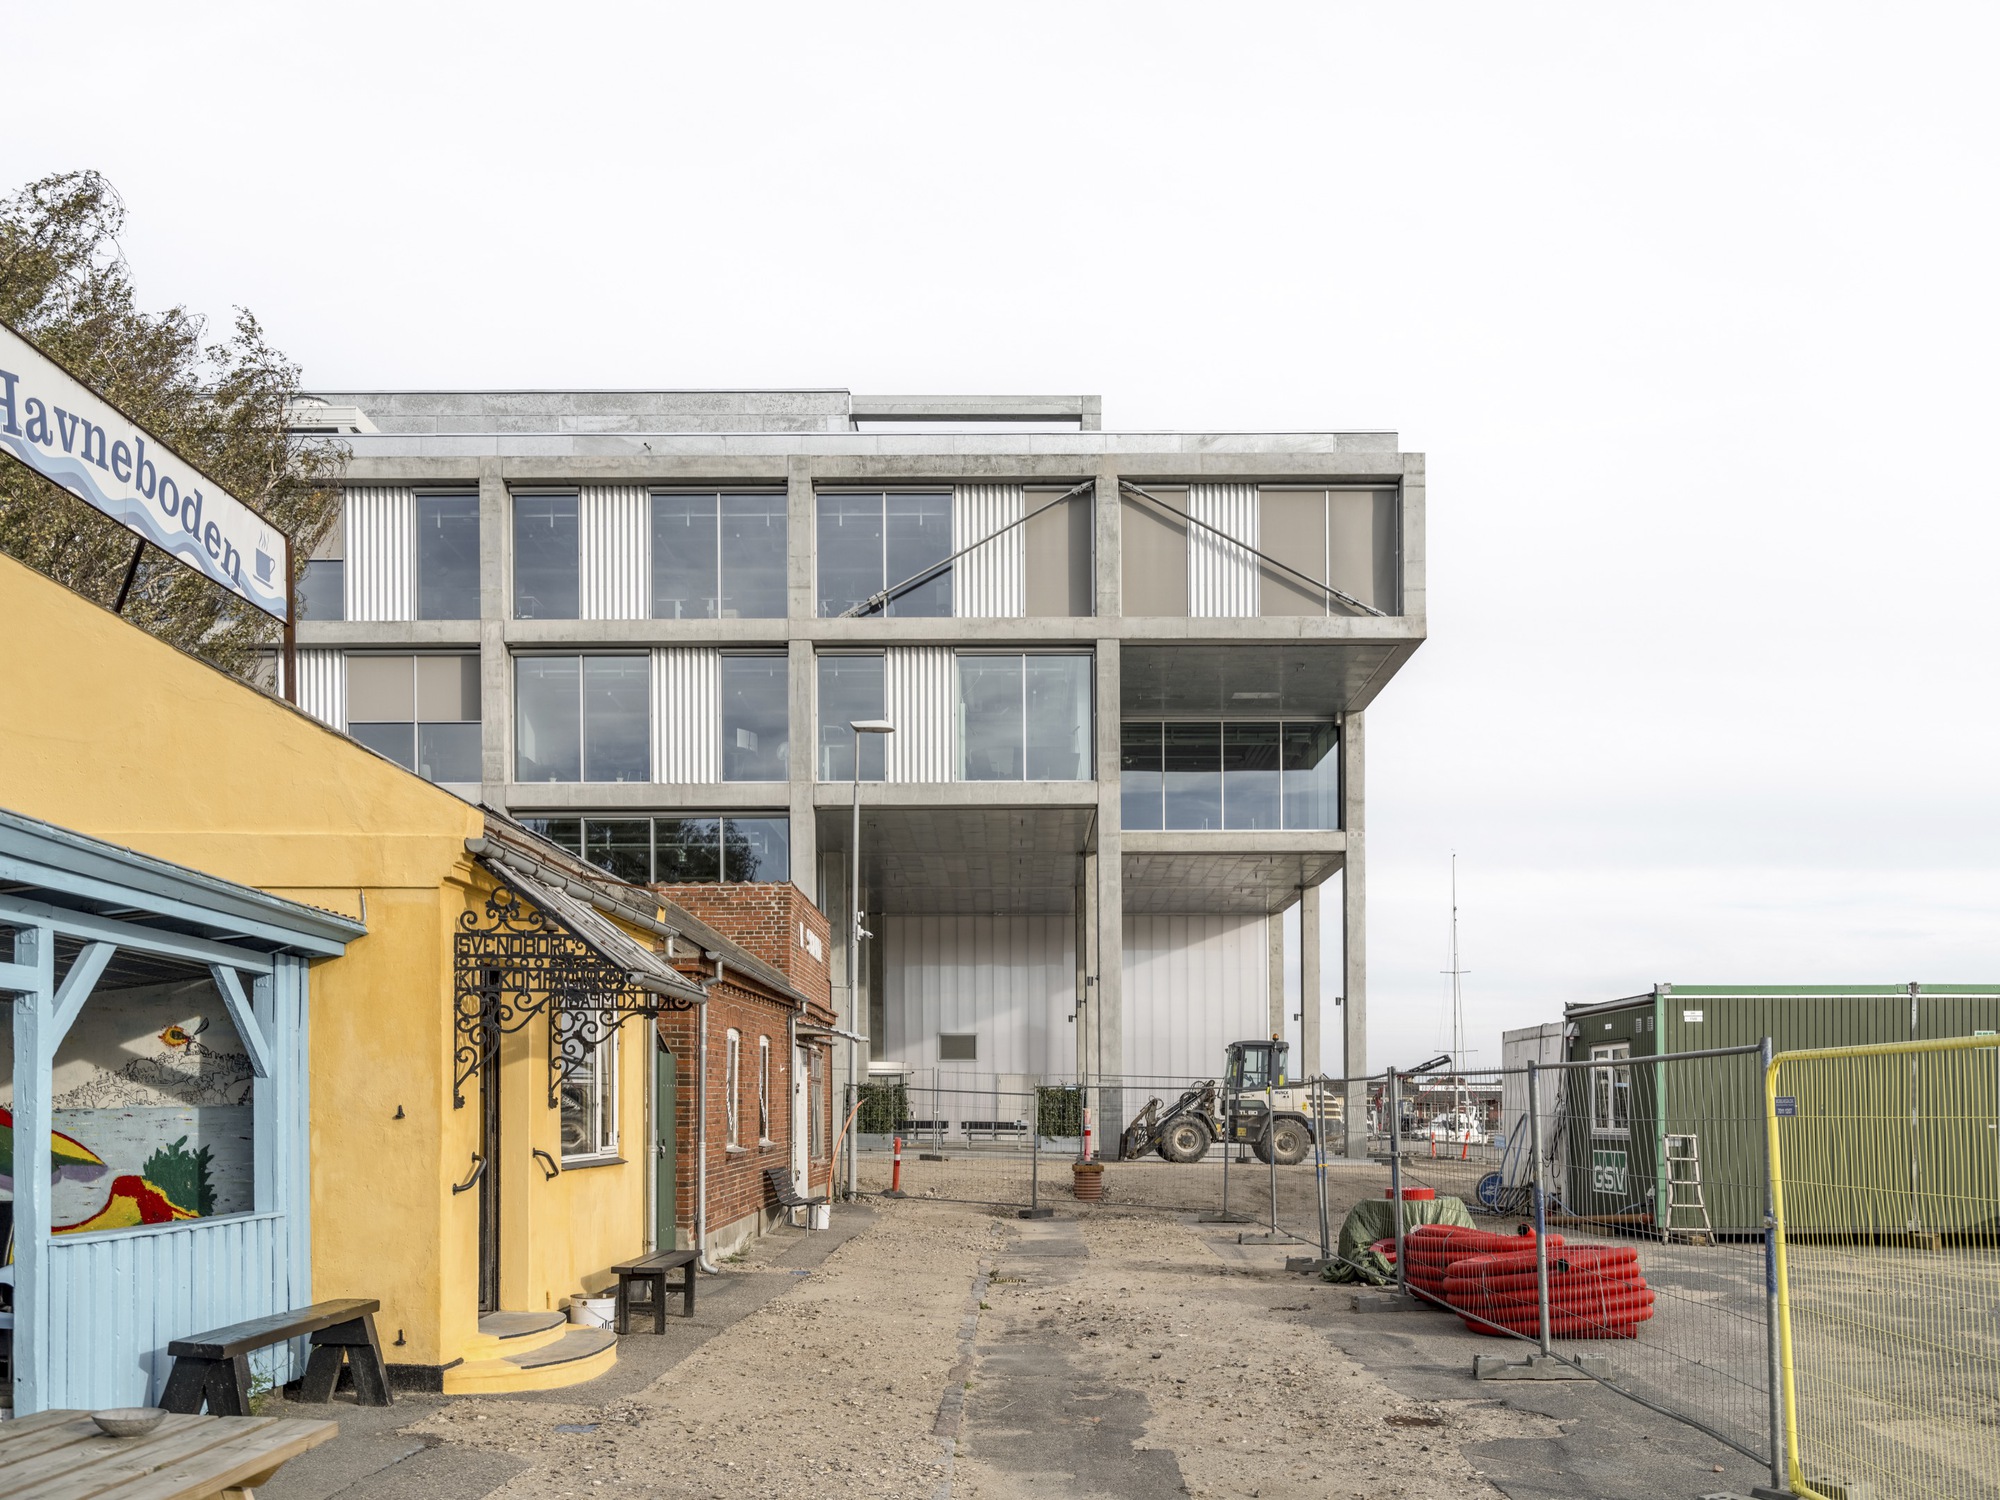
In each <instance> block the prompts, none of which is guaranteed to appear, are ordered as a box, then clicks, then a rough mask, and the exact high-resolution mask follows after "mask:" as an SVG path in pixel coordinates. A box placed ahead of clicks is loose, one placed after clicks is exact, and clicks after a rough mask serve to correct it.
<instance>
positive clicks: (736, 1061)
mask: <svg viewBox="0 0 2000 1500" xmlns="http://www.w3.org/2000/svg"><path fill="white" fill-rule="evenodd" d="M722 1046H723V1062H722V1097H723V1105H722V1118H723V1123H724V1126H725V1130H724V1134H723V1144H724V1145H725V1146H727V1147H729V1148H730V1149H732V1150H741V1149H742V1147H743V1098H742V1090H743V1033H742V1032H740V1031H738V1030H737V1029H736V1028H735V1027H734V1026H732V1027H730V1028H729V1030H728V1031H726V1032H725V1033H723V1040H722Z"/></svg>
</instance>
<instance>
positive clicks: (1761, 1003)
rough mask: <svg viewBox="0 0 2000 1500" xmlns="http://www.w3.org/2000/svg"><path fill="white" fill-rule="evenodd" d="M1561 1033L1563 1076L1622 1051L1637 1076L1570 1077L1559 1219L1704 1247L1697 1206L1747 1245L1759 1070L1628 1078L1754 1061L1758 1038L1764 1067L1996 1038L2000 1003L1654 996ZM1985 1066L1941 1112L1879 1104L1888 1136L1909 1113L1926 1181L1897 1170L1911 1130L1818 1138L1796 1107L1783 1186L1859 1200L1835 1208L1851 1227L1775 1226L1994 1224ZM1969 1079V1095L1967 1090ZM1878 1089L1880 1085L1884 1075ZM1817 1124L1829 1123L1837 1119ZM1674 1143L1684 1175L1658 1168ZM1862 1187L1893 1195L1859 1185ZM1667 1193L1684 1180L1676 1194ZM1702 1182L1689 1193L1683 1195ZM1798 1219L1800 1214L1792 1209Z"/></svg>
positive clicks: (1935, 1103)
mask: <svg viewBox="0 0 2000 1500" xmlns="http://www.w3.org/2000/svg"><path fill="white" fill-rule="evenodd" d="M1564 1019H1565V1021H1566V1022H1567V1023H1568V1025H1569V1027H1570V1028H1571V1039H1570V1044H1569V1057H1570V1060H1571V1061H1573V1062H1588V1061H1591V1060H1592V1059H1593V1058H1604V1057H1606V1056H1607V1055H1614V1054H1615V1051H1616V1049H1618V1048H1621V1047H1622V1048H1624V1049H1625V1053H1626V1056H1628V1057H1629V1058H1630V1059H1632V1060H1633V1062H1634V1063H1635V1064H1637V1065H1635V1066H1629V1067H1627V1068H1624V1069H1620V1068H1617V1067H1616V1066H1607V1067H1603V1068H1592V1069H1588V1070H1576V1071H1572V1072H1570V1073H1569V1074H1568V1076H1567V1079H1566V1084H1567V1087H1565V1089H1564V1091H1563V1111H1562V1114H1563V1119H1562V1123H1561V1126H1560V1129H1561V1132H1562V1135H1563V1139H1564V1144H1565V1150H1564V1152H1563V1159H1562V1163H1561V1166H1560V1181H1561V1183H1562V1189H1561V1190H1562V1198H1563V1206H1564V1208H1565V1209H1566V1210H1567V1211H1568V1212H1569V1213H1571V1214H1575V1215H1578V1216H1581V1217H1584V1218H1587V1219H1591V1220H1596V1221H1600V1222H1604V1223H1606V1224H1607V1226H1609V1225H1611V1224H1616V1225H1617V1226H1618V1227H1621V1228H1627V1229H1634V1230H1639V1231H1642V1232H1643V1231H1649V1230H1650V1231H1654V1232H1657V1231H1659V1230H1660V1229H1661V1228H1662V1227H1668V1228H1671V1229H1673V1230H1674V1231H1676V1232H1679V1233H1700V1232H1701V1228H1702V1214H1701V1212H1700V1211H1699V1210H1697V1209H1695V1208H1694V1207H1693V1206H1692V1200H1694V1199H1695V1198H1696V1197H1697V1196H1698V1197H1699V1200H1700V1202H1701V1205H1702V1207H1703V1208H1705V1209H1706V1217H1707V1223H1708V1225H1709V1226H1710V1227H1711V1228H1712V1230H1713V1232H1714V1233H1715V1234H1717V1235H1742V1234H1756V1233H1759V1232H1761V1230H1762V1227H1763V1221H1764V1150H1765V1146H1764V1127H1763V1115H1764V1096H1763V1074H1762V1069H1761V1068H1760V1066H1759V1064H1758V1061H1757V1059H1756V1058H1755V1057H1732V1058H1714V1059H1707V1060H1703V1061H1699V1062H1690V1063H1674V1064H1666V1065H1664V1066H1659V1067H1647V1066H1645V1065H1644V1064H1643V1063H1640V1062H1639V1061H1638V1060H1640V1059H1643V1058H1647V1057H1655V1056H1663V1055H1666V1054H1670V1053H1677V1052H1701V1051H1709V1050H1712V1049H1715V1048H1722V1047H1740V1046H1754V1045H1755V1044H1756V1043H1757V1042H1759V1041H1760V1040H1762V1039H1763V1038H1764V1037H1767V1036H1768V1037H1770V1038H1771V1040H1772V1044H1773V1048H1774V1050H1775V1051H1778V1052H1784V1051H1789V1050H1795V1049H1800V1048H1817V1047H1850V1046H1859V1045H1863V1044H1866V1043H1879V1042H1901V1041H1910V1040H1917V1041H1926V1040H1932V1039H1936V1038H1942V1037H1954V1036H1973V1035H1977V1034H1979V1033H1982V1032H2000V985H1916V986H1911V985H1776V986H1757V985H1742V986H1730V985H1665V984H1663V985H1660V986H1658V987H1657V988H1656V989H1655V990H1653V991H1652V992H1651V993H1649V994H1643V995H1633V996H1630V997H1628V998H1626V999H1623V1000H1614V1001H1610V1002H1608V1003H1606V1004H1600V1005H1582V1006H1570V1007H1569V1008H1568V1010H1567V1011H1566V1012H1565V1017H1564ZM1988 1056H1989V1054H1984V1053H1982V1054H1980V1055H1979V1058H1978V1060H1977V1063H1976V1065H1974V1064H1973V1063H1972V1062H1971V1061H1970V1060H1965V1061H1962V1062H1961V1063H1960V1064H1959V1065H1958V1066H1957V1067H1956V1068H1955V1069H1954V1072H1953V1078H1954V1088H1953V1091H1952V1092H1953V1098H1951V1099H1950V1100H1936V1099H1933V1100H1930V1101H1926V1100H1925V1099H1924V1097H1923V1090H1922V1089H1921V1088H1917V1089H1915V1090H1914V1092H1912V1091H1911V1090H1905V1091H1903V1092H1901V1093H1900V1094H1896V1095H1894V1097H1893V1098H1891V1097H1890V1095H1888V1094H1883V1095H1882V1098H1881V1100H1880V1103H1881V1107H1882V1109H1883V1110H1884V1111H1885V1119H1890V1118H1891V1117H1893V1115H1894V1112H1895V1110H1897V1109H1908V1108H1914V1110H1915V1113H1916V1116H1917V1120H1916V1124H1917V1128H1918V1130H1919V1131H1920V1132H1921V1134H1920V1136H1919V1139H1920V1140H1921V1141H1922V1142H1923V1146H1922V1149H1921V1151H1920V1153H1918V1154H1919V1155H1920V1156H1921V1158H1922V1161H1923V1163H1924V1164H1925V1168H1924V1170H1922V1171H1916V1172H1912V1171H1911V1170H1910V1158H1911V1154H1912V1153H1911V1151H1910V1149H1909V1142H1910V1128H1909V1126H1908V1125H1907V1124H1901V1125H1897V1124H1894V1123H1893V1122H1892V1123H1890V1124H1885V1125H1884V1126H1883V1127H1882V1129H1880V1130H1876V1129H1873V1128H1872V1127H1862V1126H1858V1125H1855V1124H1853V1123H1847V1122H1841V1123H1839V1124H1838V1125H1836V1123H1835V1122H1832V1121H1828V1122H1826V1123H1825V1124H1824V1125H1821V1126H1817V1127H1815V1126H1813V1125H1812V1123H1811V1110H1812V1101H1811V1100H1810V1099H1806V1100H1802V1101H1801V1104H1800V1107H1801V1109H1802V1111H1803V1112H1805V1113H1806V1114H1807V1119H1805V1120H1803V1121H1801V1123H1800V1124H1799V1125H1798V1126H1785V1127H1782V1128H1783V1129H1785V1130H1786V1131H1787V1134H1786V1135H1785V1136H1781V1145H1783V1146H1785V1147H1786V1148H1787V1150H1788V1152H1789V1153H1790V1154H1789V1155H1788V1157H1787V1160H1788V1163H1789V1164H1790V1166H1791V1168H1792V1170H1793V1171H1794V1172H1795V1173H1796V1174H1797V1175H1798V1177H1799V1179H1800V1180H1801V1181H1802V1182H1803V1181H1807V1180H1817V1181H1832V1182H1841V1183H1853V1184H1855V1187H1856V1189H1857V1191H1856V1192H1854V1193H1851V1194H1848V1195H1847V1196H1846V1197H1845V1198H1844V1199H1840V1200H1839V1201H1841V1202H1844V1203H1845V1204H1846V1205H1847V1206H1846V1207H1844V1208H1841V1209H1839V1210H1838V1212H1839V1213H1841V1214H1842V1215H1843V1216H1844V1218H1845V1219H1847V1220H1849V1221H1850V1222H1843V1223H1841V1224H1838V1225H1836V1224H1832V1223H1828V1224H1825V1225H1799V1224H1798V1221H1797V1218H1796V1217H1795V1216H1788V1217H1791V1222H1792V1223H1793V1224H1794V1225H1795V1226H1796V1227H1799V1228H1801V1229H1802V1230H1803V1229H1805V1228H1813V1229H1816V1230H1820V1231H1824V1232H1841V1233H1846V1232H1853V1233H1877V1232H1889V1231H1898V1230H1906V1229H1911V1228H1916V1229H1920V1230H1926V1231H1932V1232H1952V1231H1963V1230H1967V1229H1973V1228H1979V1227H1984V1226H1986V1225H1989V1224H1992V1223H1993V1222H1994V1221H1995V1219H1996V1217H2000V1203H1996V1202H1995V1198H1994V1192H1995V1187H1994V1185H1995V1183H1996V1182H2000V1130H1995V1129H1992V1128H1989V1126H1990V1125H1993V1124H1996V1123H2000V1121H1994V1120H1993V1119H1992V1118H1991V1116H1992V1112H1993V1110H1994V1108H1995V1107H1996V1104H2000V1051H1996V1052H1995V1053H1993V1054H1990V1056H1991V1058H1992V1063H1991V1065H1990V1066H1989V1064H1988V1062H1987V1058H1988ZM1875 1066H1876V1067H1877V1068H1878V1069H1879V1068H1880V1067H1881V1065H1879V1064H1878V1065H1875ZM1988 1073H1992V1074H1993V1075H1994V1076H1992V1077H1988V1076H1986V1075H1987V1074H1988ZM1973 1074H1977V1077H1976V1078H1973V1079H1972V1081H1973V1082H1974V1083H1976V1084H1977V1086H1976V1087H1970V1086H1969V1085H1968V1078H1970V1077H1971V1076H1972V1075H1973ZM1874 1076H1875V1078H1876V1080H1877V1081H1878V1082H1879V1081H1880V1080H1881V1079H1882V1075H1881V1074H1880V1073H1879V1072H1878V1073H1877V1074H1875V1075H1874ZM1662 1092H1664V1099H1662V1098H1661V1097H1660V1095H1661V1093H1662ZM1823 1107H1830V1108H1834V1109H1840V1108H1844V1107H1847V1101H1843V1100H1834V1101H1830V1102H1829V1103H1828V1105H1826V1106H1823ZM1885 1132H1887V1134H1885ZM1863 1135H1884V1138H1883V1139H1880V1140H1875V1139H1867V1140H1864V1139H1861V1138H1860V1137H1861V1136H1863ZM1889 1135H1893V1136H1894V1139H1893V1140H1891V1139H1889V1138H1888V1136H1889ZM1671 1137H1680V1138H1682V1139H1680V1140H1678V1141H1674V1142H1673V1143H1672V1149H1673V1150H1674V1151H1675V1152H1676V1154H1679V1155H1682V1156H1683V1157H1688V1156H1689V1154H1690V1153H1692V1160H1691V1161H1683V1162H1682V1163H1681V1164H1680V1165H1678V1166H1674V1165H1671V1164H1670V1163H1669V1162H1668V1160H1667V1157H1668V1153H1669V1148H1670V1138H1671ZM1864 1163H1865V1164H1866V1165H1863V1164H1864ZM1926 1172H1927V1173H1928V1180H1924V1179H1925V1173H1926ZM1857 1174H1859V1176H1857ZM1870 1174H1873V1175H1875V1176H1885V1177H1888V1176H1893V1177H1894V1178H1895V1179H1896V1180H1895V1181H1894V1182H1889V1181H1886V1180H1885V1181H1884V1182H1880V1183H1877V1182H1874V1181H1872V1178H1871V1180H1869V1181H1865V1182H1864V1181H1862V1180H1861V1178H1863V1177H1870ZM1674 1177H1679V1178H1681V1179H1682V1182H1681V1184H1680V1185H1679V1186H1676V1185H1675V1184H1674V1182H1673V1181H1672V1180H1671V1179H1672V1178H1674ZM1697 1177H1698V1179H1699V1182H1698V1187H1697V1186H1693V1185H1692V1179H1695V1178H1697ZM1834 1201H1835V1196H1834V1195H1821V1198H1820V1201H1819V1203H1818V1204H1816V1205H1814V1206H1813V1208H1812V1211H1814V1212H1819V1213H1822V1214H1827V1213H1832V1212H1834V1211H1835V1210H1834V1209H1833V1208H1832V1207H1831V1206H1830V1205H1831V1204H1832V1203H1833V1202H1834ZM1856 1204H1862V1205H1864V1206H1863V1207H1859V1208H1857V1207H1856V1206H1855V1205H1856ZM1798 1206H1799V1208H1800V1209H1801V1210H1802V1211H1805V1210H1807V1208H1808V1199H1807V1195H1806V1194H1804V1193H1803V1192H1802V1193H1801V1194H1800V1198H1799V1205H1798ZM1669 1218H1671V1223H1670V1224H1669V1223H1668V1222H1667V1221H1668V1219H1669ZM1861 1219H1866V1220H1867V1221H1868V1222H1865V1223H1864V1222H1859V1220H1861Z"/></svg>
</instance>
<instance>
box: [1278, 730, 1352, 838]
mask: <svg viewBox="0 0 2000 1500" xmlns="http://www.w3.org/2000/svg"><path fill="white" fill-rule="evenodd" d="M1339 751H1340V735H1339V733H1338V732H1337V731H1336V730H1335V729H1334V727H1333V726H1332V725H1331V724H1313V723H1305V724H1287V725H1286V726H1285V749H1284V761H1285V775H1284V780H1285V826H1286V827H1287V828H1338V827H1339V826H1340V754H1339Z"/></svg>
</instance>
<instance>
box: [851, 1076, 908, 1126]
mask: <svg viewBox="0 0 2000 1500" xmlns="http://www.w3.org/2000/svg"><path fill="white" fill-rule="evenodd" d="M909 1118H910V1095H909V1090H908V1089H906V1088H904V1086H903V1085H902V1084H900V1083H864V1084H862V1085H861V1112H860V1114H859V1115H858V1116H857V1117H856V1119H855V1122H854V1129H855V1131H856V1132H857V1133H858V1134H861V1135H894V1134H895V1133H896V1132H897V1131H898V1130H901V1129H902V1128H903V1122H904V1121H905V1120H907V1119H909Z"/></svg>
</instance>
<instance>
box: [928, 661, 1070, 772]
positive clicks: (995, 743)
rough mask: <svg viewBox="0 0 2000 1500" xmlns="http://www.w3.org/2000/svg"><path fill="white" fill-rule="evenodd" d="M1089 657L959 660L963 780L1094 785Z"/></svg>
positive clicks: (959, 721) (960, 759)
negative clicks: (1092, 782) (1088, 783)
mask: <svg viewBox="0 0 2000 1500" xmlns="http://www.w3.org/2000/svg"><path fill="white" fill-rule="evenodd" d="M1090 661H1091V659H1090V658H1089V657H1088V656H1071V655H1057V654H1053V653H1051V654H1040V653H1037V654H1031V655H1023V656H1012V655H1008V656H998V655H995V656H987V655H983V654H974V653H971V652H961V653H960V654H959V657H958V775H959V780H961V781H1023V780H1026V781H1088V780H1089V779H1090V778H1091V776H1092V775H1093V774H1094V767H1093V761H1092V756H1091V718H1092V716H1091V708H1090V699H1091V687H1090Z"/></svg>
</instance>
